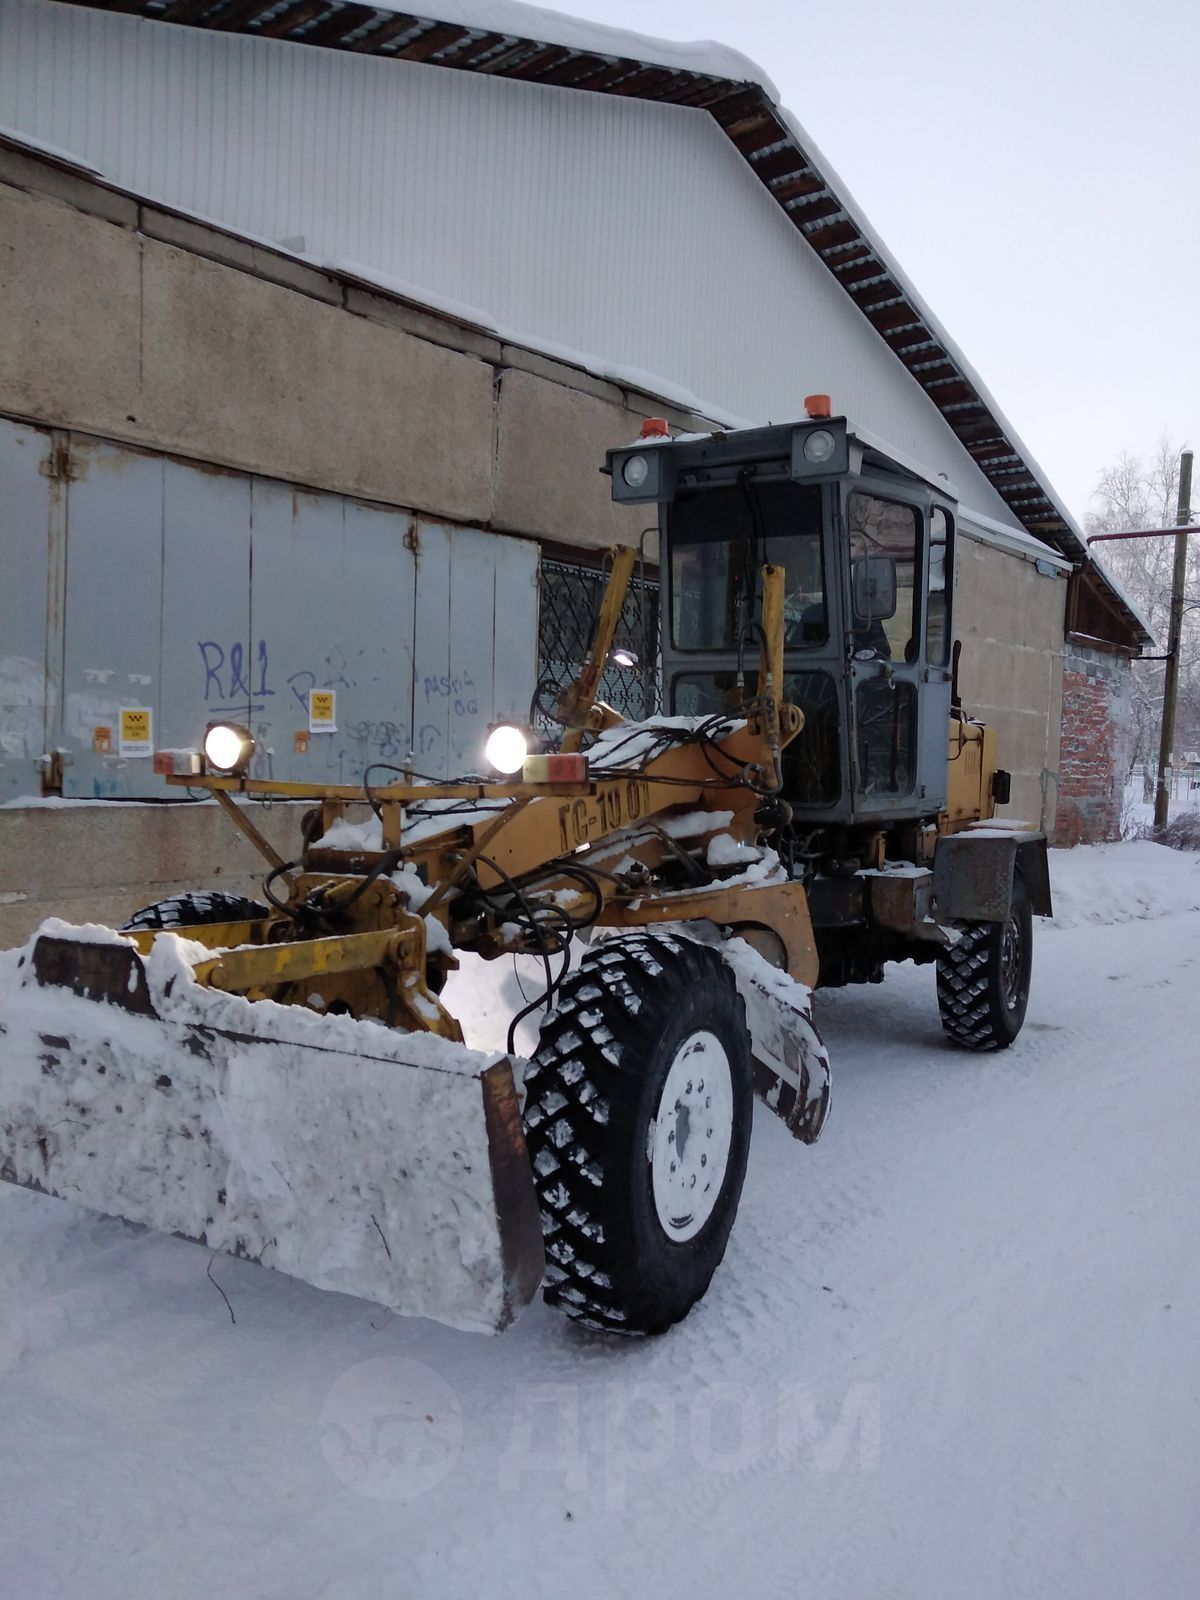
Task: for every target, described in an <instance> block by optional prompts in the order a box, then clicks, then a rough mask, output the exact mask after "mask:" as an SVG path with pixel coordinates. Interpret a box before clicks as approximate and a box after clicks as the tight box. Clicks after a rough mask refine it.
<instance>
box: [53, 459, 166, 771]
mask: <svg viewBox="0 0 1200 1600" xmlns="http://www.w3.org/2000/svg"><path fill="white" fill-rule="evenodd" d="M164 465H165V463H164V461H163V459H162V457H161V456H150V455H141V454H139V453H137V452H135V451H132V450H125V449H123V448H121V447H120V446H119V445H110V444H102V443H99V442H96V441H93V440H72V444H71V481H70V486H69V488H68V493H67V604H66V649H65V652H64V661H63V691H64V716H63V732H62V743H63V746H64V748H65V750H66V751H67V753H68V757H69V760H68V764H67V765H66V766H65V769H64V772H63V793H64V795H75V796H91V797H94V796H99V797H104V798H109V797H111V798H126V799H128V798H137V797H141V796H162V795H165V794H167V793H168V791H167V788H166V785H165V784H164V783H163V781H162V779H161V778H156V777H155V776H154V772H153V767H152V763H151V761H150V758H149V757H148V756H137V757H123V756H121V755H120V754H119V753H118V747H117V740H118V713H119V711H120V709H121V707H122V706H148V707H149V708H150V710H151V712H152V713H153V722H152V729H151V732H152V740H154V741H157V738H158V726H159V716H160V711H161V707H160V700H159V688H160V686H159V681H158V677H159V663H160V659H161V638H162V629H161V615H162V542H163V468H164ZM97 726H104V727H108V728H111V730H112V739H113V753H112V754H110V755H102V754H97V753H96V752H95V751H93V748H92V738H93V729H94V728H96V727H97Z"/></svg>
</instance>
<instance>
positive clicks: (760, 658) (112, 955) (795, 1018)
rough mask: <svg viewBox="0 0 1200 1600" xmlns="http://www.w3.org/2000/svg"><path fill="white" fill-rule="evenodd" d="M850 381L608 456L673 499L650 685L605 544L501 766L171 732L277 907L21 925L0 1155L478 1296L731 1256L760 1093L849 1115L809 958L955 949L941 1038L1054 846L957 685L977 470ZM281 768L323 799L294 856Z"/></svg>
mask: <svg viewBox="0 0 1200 1600" xmlns="http://www.w3.org/2000/svg"><path fill="white" fill-rule="evenodd" d="M828 411H829V408H828V407H827V406H823V405H821V404H820V403H819V402H814V403H813V405H812V406H810V408H809V412H810V414H809V416H808V417H807V419H806V420H805V421H803V422H799V423H796V424H789V425H780V426H773V427H768V428H762V429H755V430H748V431H739V432H730V433H715V434H712V435H705V436H681V437H676V438H671V437H670V435H669V433H668V431H667V430H666V428H665V425H661V424H654V423H650V424H647V428H646V429H645V430H644V437H643V438H642V439H640V440H638V441H636V442H635V443H634V444H632V445H631V446H630V447H628V448H627V449H622V450H616V451H612V452H610V454H609V456H608V459H607V462H606V464H605V467H604V468H603V470H604V471H605V472H607V473H608V474H609V475H610V477H611V482H612V492H613V496H614V498H615V499H616V500H617V501H618V502H621V503H630V502H634V503H644V504H646V505H647V506H648V507H649V506H653V507H655V508H656V510H657V534H658V539H659V556H660V563H661V573H662V607H661V615H662V625H661V639H660V640H659V641H658V650H659V653H660V660H661V674H662V685H663V695H664V701H665V706H666V710H665V713H664V714H663V715H661V716H658V717H653V718H650V719H649V720H647V721H643V722H639V723H626V722H623V721H622V719H621V718H620V717H619V716H618V715H617V714H616V713H615V712H614V711H612V710H611V708H610V707H608V706H607V705H606V704H605V703H604V702H603V700H602V699H601V698H600V695H599V691H600V688H601V686H602V683H603V679H604V676H605V672H606V670H607V668H608V662H609V657H610V651H611V649H612V645H613V640H614V632H615V628H616V625H617V620H618V617H619V614H620V611H621V606H622V602H623V599H624V595H625V591H626V587H627V585H628V582H629V579H630V575H631V572H632V570H633V566H634V561H635V554H634V551H633V550H632V549H629V548H618V549H616V550H615V551H614V552H613V554H612V559H611V569H610V575H609V581H608V586H607V590H606V593H605V596H604V599H603V603H602V605H601V606H600V608H599V612H598V616H597V625H596V629H595V637H594V640H593V644H592V649H591V654H590V657H589V659H588V661H587V662H586V663H585V665H584V667H583V670H582V672H581V674H580V676H579V678H578V679H577V680H576V682H575V683H574V684H573V685H572V687H571V688H570V689H569V690H568V691H567V692H566V693H565V694H564V695H563V696H562V697H561V700H560V701H559V703H558V706H557V722H558V730H557V735H556V737H554V738H553V739H546V738H542V739H540V740H534V739H531V737H530V734H529V730H528V729H526V730H520V729H515V728H511V727H506V728H499V729H497V730H495V732H494V734H493V736H492V738H491V740H490V741H489V751H490V754H491V756H492V758H493V760H494V765H495V766H496V767H497V768H499V769H501V773H500V774H499V775H493V776H491V777H479V776H477V775H473V776H471V777H468V778H464V779H461V780H459V781H455V782H442V781H440V780H436V779H432V780H431V779H428V778H424V777H422V776H421V775H420V774H417V773H416V772H414V771H413V769H412V766H411V763H410V764H409V765H408V766H407V767H406V768H403V769H398V768H391V769H386V770H384V769H381V768H378V767H376V768H371V769H369V770H368V771H367V772H366V774H365V778H364V781H363V783H362V784H361V785H338V786H323V787H314V786H310V785H305V784H298V783H285V782H271V781H264V780H260V779H255V778H252V777H250V776H248V767H249V763H250V758H251V756H252V754H253V739H252V737H251V735H250V734H249V733H248V732H247V730H245V729H242V728H239V727H236V726H233V725H226V724H218V725H215V726H213V727H210V728H209V730H208V732H207V735H206V737H205V740H204V744H203V748H202V750H197V751H182V752H181V751H175V752H164V753H163V754H162V755H161V757H159V758H156V759H158V761H159V763H160V770H164V771H166V772H168V773H169V774H170V781H171V782H173V783H175V784H177V785H179V786H186V788H187V789H189V790H190V791H191V792H192V793H195V792H196V791H204V792H207V793H208V794H210V795H211V796H212V797H213V798H214V799H215V800H216V801H217V802H218V803H219V804H220V805H221V806H222V807H223V808H224V810H225V812H226V813H227V815H228V817H229V820H230V822H231V824H232V825H234V826H236V827H237V828H238V829H240V830H241V832H242V833H243V834H245V835H247V836H248V837H249V838H250V839H251V840H252V841H253V843H254V844H255V845H256V846H257V847H258V849H259V850H260V851H261V853H262V855H263V857H264V858H265V863H266V868H267V870H266V873H265V876H264V879H263V896H264V899H263V902H261V903H260V902H250V901H242V900H237V899H235V898H234V897H231V896H228V895H221V894H201V895H192V896H184V897H180V898H177V899H176V900H174V901H170V902H164V903H160V904H159V905H157V906H151V907H147V908H146V909H145V910H144V911H142V912H140V913H139V914H138V915H137V916H135V917H134V918H133V919H132V921H131V922H130V924H129V925H128V926H127V928H126V929H125V930H123V931H120V932H117V931H112V930H106V929H100V928H83V929H74V928H70V927H68V926H66V925H65V924H48V925H45V926H44V927H43V929H42V930H40V932H39V934H38V935H36V936H35V937H34V939H33V940H31V941H30V944H29V945H28V946H27V947H26V948H25V950H23V951H22V952H21V953H20V954H19V955H17V956H15V958H14V959H15V965H14V966H13V967H12V970H11V971H10V973H9V977H8V983H7V988H6V989H4V990H3V991H0V1028H2V1030H3V1032H2V1037H0V1176H3V1177H4V1178H7V1179H9V1180H10V1181H13V1182H16V1183H19V1184H25V1185H29V1186H32V1187H35V1188H41V1189H45V1190H48V1191H50V1192H53V1193H55V1194H58V1195H62V1196H65V1197H67V1198H72V1199H77V1200H81V1201H83V1202H84V1203H86V1204H88V1205H91V1206H93V1207H96V1208H98V1209H100V1210H102V1211H105V1212H108V1213H111V1214H114V1215H117V1216H121V1217H125V1218H128V1219H130V1220H133V1221H135V1222H141V1223H146V1224H148V1225H151V1226H154V1227H157V1228H162V1229H166V1230H169V1231H173V1232H176V1233H179V1234H181V1235H183V1236H185V1237H188V1238H192V1239H196V1240H200V1241H202V1242H204V1243H206V1244H207V1245H209V1246H210V1247H213V1248H215V1249H221V1250H225V1251H229V1252H231V1253H234V1254H238V1255H242V1256H246V1257H249V1258H252V1259H254V1260H256V1261H261V1262H264V1263H266V1264H269V1265H272V1266H274V1267H277V1268H279V1269H280V1270H282V1271H285V1272H288V1273H292V1274H294V1275H296V1276H299V1277H302V1278H304V1279H306V1280H308V1281H309V1282H311V1283H314V1284H317V1285H319V1286H322V1287H326V1288H333V1289H341V1290H344V1291H346V1292H350V1293H354V1294H359V1295H363V1296H365V1297H367V1298H369V1299H371V1300H374V1301H377V1302H380V1303H382V1304H385V1305H388V1306H391V1307H393V1308H394V1309H397V1310H399V1311H403V1312H412V1313H419V1314H425V1315H430V1316H434V1317H437V1318H439V1319H441V1320H444V1321H447V1322H451V1323H453V1324H456V1325H458V1326H464V1327H472V1328H484V1329H498V1328H501V1327H503V1326H505V1325H506V1324H507V1323H508V1322H510V1321H511V1320H512V1319H513V1317H514V1316H516V1315H517V1314H518V1312H519V1311H520V1310H521V1309H522V1307H523V1306H525V1305H526V1304H527V1303H528V1302H529V1301H530V1300H531V1299H532V1298H533V1297H534V1295H535V1294H536V1293H537V1291H538V1289H539V1288H540V1287H542V1286H543V1285H544V1292H545V1297H546V1299H547V1300H548V1301H549V1302H550V1303H551V1304H553V1305H555V1306H558V1307H559V1308H561V1309H562V1310H563V1311H564V1312H566V1313H567V1315H568V1316H570V1317H573V1318H575V1319H577V1320H578V1321H580V1322H582V1323H585V1324H587V1325H588V1326H590V1327H594V1328H599V1329H604V1330H611V1331H614V1332H621V1333H654V1332H658V1331H661V1330H663V1329H665V1328H667V1327H669V1326H670V1325H671V1324H673V1323H675V1322H676V1321H678V1320H679V1319H680V1318H681V1317H683V1316H684V1315H686V1313H687V1312H688V1311H689V1310H690V1308H691V1307H692V1306H693V1305H694V1304H695V1303H696V1301H697V1300H698V1299H699V1298H700V1297H701V1296H702V1295H703V1294H704V1292H705V1290H706V1289H707V1287H708V1284H709V1282H710V1280H711V1278H712V1276H713V1273H714V1271H715V1270H716V1268H717V1266H718V1264H719V1263H720V1261H721V1258H722V1256H723V1254H724V1251H725V1248H726V1242H727V1239H728V1237H729V1232H730V1228H731V1226H732V1223H733V1219H734V1214H735V1212H736V1209H737V1205H738V1199H739V1194H740V1191H741V1187H742V1181H743V1176H744V1173H745V1169H746V1163H747V1156H748V1150H749V1143H750V1130H751V1105H752V1097H753V1095H754V1093H755V1092H756V1091H757V1093H758V1095H759V1096H760V1098H761V1099H762V1100H763V1101H764V1102H765V1104H766V1105H767V1106H768V1107H769V1108H770V1109H771V1110H772V1111H774V1112H775V1113H776V1114H777V1115H778V1116H779V1117H781V1118H782V1119H783V1121H784V1122H785V1123H786V1125H787V1126H788V1128H789V1129H790V1130H791V1131H792V1133H793V1134H794V1135H795V1136H796V1138H797V1139H798V1140H799V1141H801V1142H806V1143H809V1142H812V1141H813V1140H815V1139H816V1138H817V1136H818V1134H819V1133H820V1131H821V1128H822V1125H823V1124H824V1122H825V1119H826V1116H827V1113H828V1109H829V1068H828V1059H827V1056H826V1052H825V1049H824V1047H823V1044H822V1042H821V1039H820V1036H819V1034H818V1032H817V1029H816V1026H815V1024H814V1022H813V1017H812V1011H811V1006H810V991H811V990H812V989H813V988H815V987H818V986H828V985H836V984H844V983H849V982H862V981H874V980H876V979H878V978H879V977H880V976H881V973H882V969H883V967H884V965H885V964H886V963H887V962H889V961H897V960H914V961H917V962H928V963H930V964H933V965H935V966H936V969H937V998H938V1003H939V1006H940V1008H941V1015H942V1021H943V1024H944V1027H945V1031H946V1034H947V1035H948V1037H949V1039H950V1040H951V1041H952V1042H953V1043H954V1044H957V1045H961V1046H965V1047H966V1048H968V1049H977V1050H987V1049H996V1048H1003V1047H1005V1046H1007V1045H1009V1044H1011V1043H1012V1041H1013V1040H1014V1039H1015V1038H1016V1036H1017V1033H1018V1032H1019V1030H1020V1027H1021V1023H1022V1020H1023V1017H1024V1012H1025V1006H1026V999H1027V995H1028V989H1029V974H1030V960H1031V950H1032V946H1031V913H1034V912H1036V913H1039V914H1049V912H1050V900H1049V885H1048V878H1047V871H1046V847H1045V840H1044V838H1043V837H1042V836H1041V835H1040V834H1038V833H1036V832H1034V831H1032V830H1030V829H1027V828H1026V827H1025V826H1024V825H1023V824H1019V823H1018V824H1001V823H998V822H997V821H996V820H995V811H996V807H997V804H999V803H1001V802H1003V801H1004V800H1006V799H1007V797H1008V779H1007V776H1006V774H1005V773H1004V772H1003V771H1002V770H1001V769H1000V768H999V767H998V765H997V759H996V756H997V752H996V740H995V735H994V732H993V730H990V729H988V728H986V727H984V726H982V725H981V724H980V723H978V722H976V721H973V720H972V719H971V718H970V717H969V716H968V715H967V713H966V711H965V710H964V708H963V707H962V705H961V704H960V702H959V697H958V694H957V689H956V666H957V651H956V649H952V644H951V641H952V628H953V574H954V536H955V520H956V514H957V506H956V503H955V499H954V497H953V494H952V492H951V491H950V489H949V487H948V485H947V484H946V483H945V481H944V480H942V479H940V478H937V479H933V478H930V477H928V476H926V475H925V474H923V473H922V472H920V471H919V470H917V469H916V468H915V467H913V466H912V465H910V464H908V463H906V462H904V461H903V460H902V459H901V458H899V457H898V456H896V455H895V454H893V453H891V452H889V451H888V450H887V449H885V448H884V447H883V446H881V445H880V444H879V443H878V442H876V441H874V440H872V439H871V438H870V437H869V436H867V435H865V434H864V433H863V432H861V430H854V429H852V428H851V427H850V425H849V424H848V422H847V421H846V420H845V419H844V418H838V417H833V416H831V415H829V414H828ZM539 746H540V747H539ZM504 774H507V775H504ZM260 799H272V800H275V801H287V800H291V801H302V802H307V804H305V805H298V806H297V808H296V809H297V817H298V828H297V834H298V845H297V849H296V852H295V855H294V858H293V859H290V860H285V859H283V858H281V857H280V856H278V855H277V854H276V853H275V851H274V850H273V848H272V847H271V845H270V844H269V843H268V842H267V841H266V840H265V839H264V838H263V837H262V836H261V834H260V833H259V831H258V829H257V827H256V826H255V823H254V821H253V810H254V808H253V804H252V802H253V801H254V800H260ZM584 940H588V941H589V942H588V944H587V948H586V952H585V953H584V954H583V955H582V958H581V959H580V958H579V956H578V952H579V951H580V949H581V948H583V946H582V943H581V941H584ZM464 952H470V953H472V954H473V955H474V956H482V957H485V958H488V959H494V958H496V957H500V956H502V955H505V954H507V953H509V952H519V953H526V954H533V955H535V956H537V957H538V958H539V961H540V963H541V966H542V969H543V971H544V980H545V981H544V988H543V992H542V993H541V994H540V995H538V996H537V997H535V998H534V999H533V1000H532V1001H531V1003H530V1005H529V1006H528V1007H527V1008H526V1010H527V1012H533V1011H534V1010H537V1009H539V1008H540V1010H541V1021H540V1039H539V1043H538V1045H537V1048H536V1050H535V1051H534V1052H533V1055H532V1057H531V1058H530V1059H529V1060H527V1061H526V1060H521V1059H520V1058H519V1057H517V1055H516V1052H515V1030H516V1025H517V1022H518V1021H519V1020H520V1017H521V1016H523V1015H525V1013H520V1014H519V1015H518V1017H517V1018H514V1019H513V1024H512V1026H511V1027H510V1029H509V1034H508V1050H507V1053H505V1054H504V1055H500V1056H497V1055H490V1056H489V1055H488V1054H487V1053H484V1052H477V1051H472V1050H468V1049H467V1048H466V1046H465V1045H464V1044H463V1042H462V1032H461V1030H460V1028H459V1025H458V1023H457V1022H456V1021H455V1019H454V1017H453V1016H452V1015H451V1013H450V1012H449V1011H448V1009H447V1008H446V1006H445V1005H444V1004H443V1001H442V999H441V998H440V996H441V993H442V990H443V986H444V984H445V982H446V978H447V975H448V974H449V973H450V972H451V971H453V970H454V969H455V968H456V967H457V966H458V965H459V957H460V955H461V954H462V953H464Z"/></svg>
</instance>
